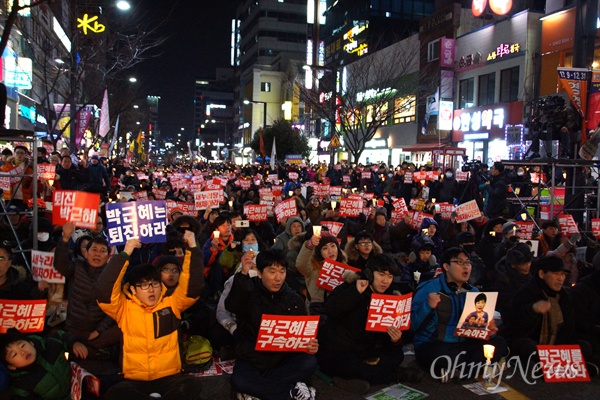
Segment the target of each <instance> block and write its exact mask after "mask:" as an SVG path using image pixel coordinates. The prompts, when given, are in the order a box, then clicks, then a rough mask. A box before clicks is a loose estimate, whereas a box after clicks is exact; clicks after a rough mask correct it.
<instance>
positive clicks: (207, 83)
mask: <svg viewBox="0 0 600 400" xmlns="http://www.w3.org/2000/svg"><path fill="white" fill-rule="evenodd" d="M233 87H234V80H233V69H232V68H217V70H216V77H215V78H210V79H207V78H198V79H196V82H195V90H194V132H195V133H196V135H195V139H196V140H195V141H196V143H195V146H196V147H198V149H199V153H200V154H201V155H202V156H203V157H205V158H207V159H209V160H223V159H228V158H229V152H230V150H231V149H232V145H233V132H234V126H235V125H234V122H233Z"/></svg>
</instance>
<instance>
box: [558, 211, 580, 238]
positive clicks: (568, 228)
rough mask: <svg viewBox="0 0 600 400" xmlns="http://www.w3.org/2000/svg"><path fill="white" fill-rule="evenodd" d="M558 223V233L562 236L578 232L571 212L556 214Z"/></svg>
mask: <svg viewBox="0 0 600 400" xmlns="http://www.w3.org/2000/svg"><path fill="white" fill-rule="evenodd" d="M558 225H559V226H560V233H561V234H562V235H564V236H568V237H570V236H571V235H572V234H574V233H579V228H578V227H577V223H576V222H575V220H574V219H573V216H572V215H571V214H558Z"/></svg>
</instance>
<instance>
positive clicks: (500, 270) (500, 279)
mask: <svg viewBox="0 0 600 400" xmlns="http://www.w3.org/2000/svg"><path fill="white" fill-rule="evenodd" d="M532 260H533V252H532V251H531V249H530V248H529V246H528V245H527V244H525V243H518V244H516V245H515V246H514V247H513V248H511V249H510V250H508V253H506V257H503V258H501V259H500V260H499V261H498V262H497V263H496V270H495V275H494V279H493V281H492V284H491V285H490V286H489V287H487V288H486V290H489V291H493V292H498V300H497V301H496V311H498V312H499V313H500V315H501V316H502V321H503V322H504V323H505V324H507V323H509V321H508V318H509V316H508V312H509V311H510V310H511V309H512V302H513V299H514V298H515V294H517V292H518V291H519V290H521V289H522V288H524V287H525V286H527V285H528V284H529V282H531V279H532V275H531V272H530V270H531V261H532Z"/></svg>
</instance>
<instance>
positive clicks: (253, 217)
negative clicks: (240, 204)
mask: <svg viewBox="0 0 600 400" xmlns="http://www.w3.org/2000/svg"><path fill="white" fill-rule="evenodd" d="M267 208H268V207H267V205H266V204H249V205H247V206H244V215H245V216H246V219H247V220H248V221H266V220H267V219H268V210H267Z"/></svg>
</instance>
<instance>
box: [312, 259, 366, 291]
mask: <svg viewBox="0 0 600 400" xmlns="http://www.w3.org/2000/svg"><path fill="white" fill-rule="evenodd" d="M346 271H354V272H360V269H358V268H354V267H351V266H349V265H346V264H344V263H341V262H337V261H334V260H330V259H328V258H326V259H325V261H323V266H322V267H321V271H319V277H318V278H317V283H316V284H317V286H318V287H320V288H323V289H325V290H327V291H332V290H333V289H335V288H336V287H338V286H340V285H341V284H342V283H343V282H344V279H343V278H342V274H343V273H344V272H346Z"/></svg>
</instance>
